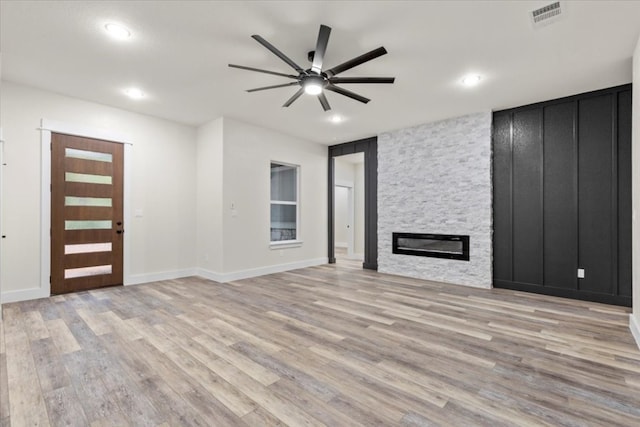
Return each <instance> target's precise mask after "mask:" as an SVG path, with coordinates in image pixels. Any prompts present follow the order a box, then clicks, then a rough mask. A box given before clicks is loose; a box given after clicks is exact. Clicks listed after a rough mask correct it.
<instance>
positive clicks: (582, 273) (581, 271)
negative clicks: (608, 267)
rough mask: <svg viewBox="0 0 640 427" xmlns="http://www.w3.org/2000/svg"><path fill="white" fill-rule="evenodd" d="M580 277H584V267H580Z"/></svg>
mask: <svg viewBox="0 0 640 427" xmlns="http://www.w3.org/2000/svg"><path fill="white" fill-rule="evenodd" d="M578 279H584V268H579V269H578Z"/></svg>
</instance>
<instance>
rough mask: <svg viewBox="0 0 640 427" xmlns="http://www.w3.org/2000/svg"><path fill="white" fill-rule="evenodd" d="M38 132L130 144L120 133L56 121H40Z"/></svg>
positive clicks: (127, 138) (125, 136) (126, 137)
mask: <svg viewBox="0 0 640 427" xmlns="http://www.w3.org/2000/svg"><path fill="white" fill-rule="evenodd" d="M40 130H42V131H49V132H56V133H64V134H65V135H74V136H83V137H86V138H95V139H104V140H105V141H109V142H118V143H120V144H131V141H130V140H129V137H128V136H127V135H125V134H122V133H120V132H116V131H113V130H110V129H100V128H90V127H85V126H78V125H76V124H72V123H65V122H59V121H57V120H49V119H42V120H41V121H40Z"/></svg>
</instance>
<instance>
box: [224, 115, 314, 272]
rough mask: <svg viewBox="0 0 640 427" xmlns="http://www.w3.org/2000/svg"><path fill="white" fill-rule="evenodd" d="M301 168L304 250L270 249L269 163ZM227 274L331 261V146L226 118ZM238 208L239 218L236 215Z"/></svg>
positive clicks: (301, 236)
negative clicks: (329, 225) (329, 206)
mask: <svg viewBox="0 0 640 427" xmlns="http://www.w3.org/2000/svg"><path fill="white" fill-rule="evenodd" d="M272 160H273V161H279V162H284V163H288V164H294V165H299V166H300V195H301V196H300V201H299V209H301V211H300V212H301V220H300V224H299V228H298V230H299V231H298V239H301V240H303V244H302V246H300V247H293V248H286V249H271V248H270V245H269V243H270V219H269V217H270V205H269V201H270V176H271V175H270V163H271V161H272ZM223 161H224V179H223V183H224V190H223V203H222V206H223V213H222V215H223V216H222V218H223V223H224V227H223V229H224V232H223V242H224V265H223V273H236V274H237V277H248V276H249V275H251V270H254V271H255V270H256V269H260V268H264V267H273V268H277V267H274V266H278V265H280V266H283V265H289V266H292V265H295V264H297V265H313V264H320V263H325V262H326V260H327V229H326V224H327V147H326V146H324V145H320V144H316V143H312V142H307V141H304V140H301V139H299V138H295V137H292V136H289V135H285V134H282V133H279V132H276V131H272V130H269V129H265V128H261V127H257V126H254V125H250V124H247V123H243V122H240V121H237V120H232V119H229V118H225V119H224V160H223ZM232 206H233V207H234V208H235V214H234V213H233V212H232Z"/></svg>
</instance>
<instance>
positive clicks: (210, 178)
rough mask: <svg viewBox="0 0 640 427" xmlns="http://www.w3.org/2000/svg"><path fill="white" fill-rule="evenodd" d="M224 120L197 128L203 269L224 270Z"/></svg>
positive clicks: (199, 248) (199, 239) (199, 250)
mask: <svg viewBox="0 0 640 427" xmlns="http://www.w3.org/2000/svg"><path fill="white" fill-rule="evenodd" d="M223 123H224V119H223V118H219V119H217V120H213V121H211V122H209V123H207V124H205V125H203V126H200V127H199V128H198V134H197V153H198V155H197V159H196V169H197V175H198V176H197V203H196V205H197V254H198V255H197V257H198V261H197V263H198V266H199V267H200V268H203V269H206V270H210V271H218V272H221V271H222V270H223V268H222V265H223V259H224V252H223V240H222V239H223V237H222V226H223V224H222V192H223V185H222V175H223V167H224V165H223V158H222V154H223V151H222V150H223V126H224V124H223Z"/></svg>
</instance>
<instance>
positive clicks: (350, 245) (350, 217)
mask: <svg viewBox="0 0 640 427" xmlns="http://www.w3.org/2000/svg"><path fill="white" fill-rule="evenodd" d="M335 186H336V187H342V188H346V189H347V222H348V223H349V230H348V231H347V258H353V253H354V247H355V236H354V229H355V226H354V222H355V209H354V200H353V182H348V181H341V180H336V185H335ZM334 197H335V189H334ZM333 214H334V215H335V210H334V213H333ZM334 223H335V218H334ZM334 240H335V239H334ZM334 244H335V243H334Z"/></svg>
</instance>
